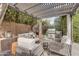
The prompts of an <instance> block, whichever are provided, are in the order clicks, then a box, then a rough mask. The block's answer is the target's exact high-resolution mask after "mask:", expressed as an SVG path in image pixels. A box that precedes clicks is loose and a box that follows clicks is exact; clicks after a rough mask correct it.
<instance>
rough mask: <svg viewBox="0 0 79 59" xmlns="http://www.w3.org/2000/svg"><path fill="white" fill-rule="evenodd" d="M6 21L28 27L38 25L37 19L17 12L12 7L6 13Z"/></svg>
mask: <svg viewBox="0 0 79 59" xmlns="http://www.w3.org/2000/svg"><path fill="white" fill-rule="evenodd" d="M4 21H8V22H15V23H21V24H27V25H31V26H33V25H35V24H36V23H37V18H36V17H33V16H30V15H28V14H27V13H23V12H21V11H17V10H15V9H14V8H12V7H11V6H9V7H8V9H7V11H6V13H5V17H4Z"/></svg>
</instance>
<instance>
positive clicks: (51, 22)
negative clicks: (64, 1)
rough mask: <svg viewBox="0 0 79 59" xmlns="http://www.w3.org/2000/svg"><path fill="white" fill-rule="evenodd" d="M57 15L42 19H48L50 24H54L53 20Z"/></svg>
mask: <svg viewBox="0 0 79 59" xmlns="http://www.w3.org/2000/svg"><path fill="white" fill-rule="evenodd" d="M56 18H57V17H51V18H45V19H43V20H48V21H50V24H51V25H52V24H54V20H55V19H56Z"/></svg>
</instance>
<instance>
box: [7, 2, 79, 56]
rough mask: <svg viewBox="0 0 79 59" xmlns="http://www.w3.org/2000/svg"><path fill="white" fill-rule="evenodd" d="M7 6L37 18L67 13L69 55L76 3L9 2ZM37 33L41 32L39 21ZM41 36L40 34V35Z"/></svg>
mask: <svg viewBox="0 0 79 59" xmlns="http://www.w3.org/2000/svg"><path fill="white" fill-rule="evenodd" d="M8 5H9V6H11V7H13V8H15V9H16V10H17V11H22V12H24V13H28V14H29V15H32V16H33V17H37V18H39V19H43V18H49V17H55V16H63V15H67V36H68V38H67V44H69V45H70V55H71V48H72V47H71V46H72V15H73V14H74V12H75V11H76V9H77V8H78V6H79V4H77V3H13V4H12V3H11V4H8ZM39 24H40V26H39V30H40V31H39V35H41V33H42V29H41V28H42V25H41V23H40V22H39ZM40 37H41V36H40Z"/></svg>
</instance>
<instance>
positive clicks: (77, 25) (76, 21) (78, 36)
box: [72, 10, 79, 42]
mask: <svg viewBox="0 0 79 59" xmlns="http://www.w3.org/2000/svg"><path fill="white" fill-rule="evenodd" d="M72 19H73V39H74V42H79V10H77V11H76V14H75V15H73V17H72Z"/></svg>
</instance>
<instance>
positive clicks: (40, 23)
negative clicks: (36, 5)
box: [38, 19, 42, 39]
mask: <svg viewBox="0 0 79 59" xmlns="http://www.w3.org/2000/svg"><path fill="white" fill-rule="evenodd" d="M38 23H39V38H40V39H42V20H41V19H40V20H39V21H38Z"/></svg>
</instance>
